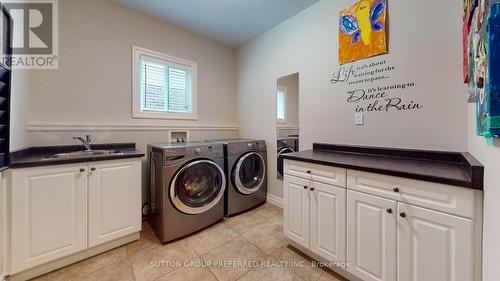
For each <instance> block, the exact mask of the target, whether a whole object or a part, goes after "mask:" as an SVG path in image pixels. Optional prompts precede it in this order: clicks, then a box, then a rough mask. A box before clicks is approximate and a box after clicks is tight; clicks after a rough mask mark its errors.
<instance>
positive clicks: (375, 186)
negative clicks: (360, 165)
mask: <svg viewBox="0 0 500 281" xmlns="http://www.w3.org/2000/svg"><path fill="white" fill-rule="evenodd" d="M284 174H285V176H284V214H285V216H284V219H285V221H284V231H285V235H286V236H287V237H288V238H290V239H291V240H292V241H294V242H295V243H297V244H299V245H301V246H303V247H304V248H306V249H307V251H309V252H310V254H311V255H313V256H314V254H316V255H318V256H320V257H321V258H323V259H325V260H328V261H347V262H348V263H349V267H348V268H347V272H349V273H350V274H352V275H354V276H356V277H357V278H359V279H360V280H363V281H427V280H450V281H473V280H474V281H479V280H481V229H482V211H481V210H482V196H483V195H482V192H481V191H474V190H471V189H467V188H461V187H456V186H450V185H444V184H438V183H430V182H425V181H418V180H413V179H406V178H400V177H393V176H386V175H381V174H374V173H368V172H361V171H355V170H350V169H349V170H345V169H342V168H332V167H326V166H323V165H317V164H310V163H304V162H300V161H290V160H285V169H284ZM344 175H346V178H344ZM344 185H346V186H344Z"/></svg>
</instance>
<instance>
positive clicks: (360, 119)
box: [354, 112, 364, 125]
mask: <svg viewBox="0 0 500 281" xmlns="http://www.w3.org/2000/svg"><path fill="white" fill-rule="evenodd" d="M363 123H364V113H363V112H356V113H355V114H354V124H356V125H363Z"/></svg>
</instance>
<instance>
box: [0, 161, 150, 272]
mask: <svg viewBox="0 0 500 281" xmlns="http://www.w3.org/2000/svg"><path fill="white" fill-rule="evenodd" d="M140 179H141V162H140V159H138V158H135V159H122V160H112V161H103V162H91V163H80V164H68V165H55V166H43V167H33V168H19V169H11V170H10V185H8V188H7V192H6V194H7V197H6V204H7V208H6V210H8V212H7V214H6V218H7V229H8V237H7V239H8V240H7V241H8V242H7V245H8V246H7V249H8V251H7V253H8V254H7V270H8V274H14V273H18V272H20V271H23V270H26V269H29V268H32V267H35V266H37V265H41V264H43V263H46V262H50V261H54V260H56V259H58V258H62V257H65V256H68V255H70V254H73V253H77V252H80V251H82V250H85V249H87V248H90V247H93V246H96V245H99V244H102V243H105V242H109V241H111V240H114V239H117V238H120V237H124V236H126V235H128V234H132V233H136V232H139V231H140V228H141V180H140ZM87 215H88V217H87Z"/></svg>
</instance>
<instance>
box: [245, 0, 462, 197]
mask: <svg viewBox="0 0 500 281" xmlns="http://www.w3.org/2000/svg"><path fill="white" fill-rule="evenodd" d="M351 4H352V1H350V0H349V1H348V0H340V1H330V0H323V1H320V2H318V3H317V4H315V5H314V6H312V7H310V8H308V9H307V10H305V11H303V12H302V13H300V14H298V15H296V16H294V17H292V18H290V19H289V20H287V21H285V22H283V23H281V24H280V25H278V26H276V27H274V28H273V29H271V30H270V31H268V32H266V33H264V34H262V35H260V36H259V37H257V38H255V39H253V40H252V41H250V42H249V43H247V44H246V45H244V46H243V47H241V48H239V49H238V52H237V65H238V99H239V108H238V109H239V113H238V114H239V129H240V135H241V136H242V137H252V138H262V139H265V140H266V141H267V145H268V148H269V149H268V151H269V154H268V163H269V169H268V175H269V181H268V182H269V191H270V193H272V194H274V195H276V196H282V192H283V191H282V182H281V181H277V180H274V179H276V171H275V169H274V168H273V167H276V143H275V138H276V125H275V124H276V123H275V122H274V119H275V112H276V109H275V104H276V101H275V95H273V93H274V92H275V90H276V79H277V78H278V77H282V76H284V75H288V74H290V73H296V72H298V73H300V77H299V80H300V81H299V88H300V90H299V92H300V95H299V106H300V110H299V115H300V117H299V120H300V138H301V142H300V146H301V149H309V148H311V147H312V143H313V142H328V143H340V144H361V145H374V146H388V147H410V148H424V149H443V150H465V149H466V148H467V144H466V134H467V132H466V130H467V126H466V125H465V124H466V122H467V114H466V112H467V107H466V103H465V102H464V100H465V97H464V94H463V91H464V89H465V88H464V86H463V83H461V69H462V65H461V52H462V48H461V38H462V35H461V29H460V26H461V13H462V10H461V3H459V2H453V3H451V2H450V1H433V2H430V1H411V0H400V1H392V2H391V3H390V5H389V6H388V7H389V13H388V14H389V18H390V27H389V29H390V31H389V50H390V52H389V54H388V55H385V56H378V57H375V58H371V59H366V60H365V62H372V61H378V60H380V59H381V58H385V59H386V60H387V63H388V64H391V65H396V66H397V71H396V72H394V73H393V74H391V75H392V77H391V80H390V82H389V83H394V82H396V81H397V82H407V81H408V80H412V81H413V82H415V83H416V86H415V87H414V88H412V89H410V90H407V91H405V92H404V95H406V96H409V97H414V98H415V99H416V100H418V101H419V102H421V103H422V104H423V105H424V108H423V109H422V110H419V111H408V112H395V111H392V112H387V113H385V112H384V113H367V114H366V115H365V125H364V126H355V125H354V108H353V105H351V104H347V103H346V88H345V87H342V86H334V85H332V84H331V83H330V79H331V78H332V74H333V72H334V71H335V70H337V68H338V67H339V66H338V60H337V53H338V47H337V46H338V29H337V28H338V13H339V10H341V9H343V8H345V7H347V6H349V5H351ZM443 15H446V16H445V17H443ZM423 18H425V19H432V18H439V19H440V20H439V24H435V21H432V20H422V19H423ZM257 109H258V114H256V110H257Z"/></svg>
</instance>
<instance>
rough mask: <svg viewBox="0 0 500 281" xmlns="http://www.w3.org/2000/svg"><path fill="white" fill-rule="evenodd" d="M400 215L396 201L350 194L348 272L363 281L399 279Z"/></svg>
mask: <svg viewBox="0 0 500 281" xmlns="http://www.w3.org/2000/svg"><path fill="white" fill-rule="evenodd" d="M396 215H397V203H396V201H393V200H388V199H384V198H381V197H377V196H373V195H368V194H364V193H360V192H356V191H351V190H348V191H347V261H348V262H350V267H349V269H348V270H349V271H350V272H351V273H352V274H354V275H355V276H357V277H359V278H360V279H362V280H363V281H395V280H396V245H397V240H396V222H397V219H396ZM429 280H439V279H429Z"/></svg>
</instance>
